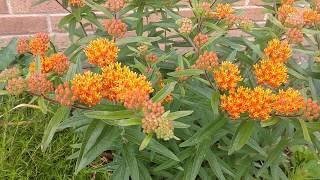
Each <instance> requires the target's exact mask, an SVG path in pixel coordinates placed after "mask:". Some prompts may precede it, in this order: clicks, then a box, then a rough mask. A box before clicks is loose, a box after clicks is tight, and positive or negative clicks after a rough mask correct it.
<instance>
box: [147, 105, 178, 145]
mask: <svg viewBox="0 0 320 180" xmlns="http://www.w3.org/2000/svg"><path fill="white" fill-rule="evenodd" d="M143 112H144V118H143V119H142V128H143V132H144V133H146V134H149V133H155V134H156V135H157V137H158V138H160V139H163V140H169V139H171V138H173V137H174V134H173V130H174V127H173V123H172V121H169V120H167V119H165V118H164V117H162V115H163V113H164V107H163V106H162V105H161V103H153V102H152V101H151V100H149V101H147V102H146V103H145V107H144V108H143Z"/></svg>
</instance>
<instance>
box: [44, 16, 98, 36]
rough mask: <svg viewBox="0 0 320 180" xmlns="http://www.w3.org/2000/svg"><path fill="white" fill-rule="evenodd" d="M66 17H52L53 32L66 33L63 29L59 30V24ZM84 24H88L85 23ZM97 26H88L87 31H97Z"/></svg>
mask: <svg viewBox="0 0 320 180" xmlns="http://www.w3.org/2000/svg"><path fill="white" fill-rule="evenodd" d="M63 17H64V16H50V21H51V26H52V31H53V32H65V30H64V29H63V28H59V22H60V20H61V19H62V18H63ZM83 23H87V22H86V21H83ZM95 30H96V28H95V25H93V26H86V31H95Z"/></svg>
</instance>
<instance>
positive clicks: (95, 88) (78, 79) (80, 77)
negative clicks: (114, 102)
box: [71, 71, 103, 107]
mask: <svg viewBox="0 0 320 180" xmlns="http://www.w3.org/2000/svg"><path fill="white" fill-rule="evenodd" d="M71 82H72V93H73V95H74V96H75V97H77V98H78V99H79V101H80V102H82V103H84V104H86V105H88V106H89V107H91V106H94V105H96V104H98V103H99V102H100V100H101V98H102V90H103V89H102V77H101V75H99V74H94V73H92V72H90V71H87V72H85V73H83V74H77V75H76V76H75V77H74V78H73V79H72V81H71Z"/></svg>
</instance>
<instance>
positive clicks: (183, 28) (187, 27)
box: [176, 18, 193, 34]
mask: <svg viewBox="0 0 320 180" xmlns="http://www.w3.org/2000/svg"><path fill="white" fill-rule="evenodd" d="M176 23H177V24H178V26H179V32H180V33H181V34H190V33H191V31H192V27H193V25H192V21H191V19H189V18H182V19H179V20H177V22H176Z"/></svg>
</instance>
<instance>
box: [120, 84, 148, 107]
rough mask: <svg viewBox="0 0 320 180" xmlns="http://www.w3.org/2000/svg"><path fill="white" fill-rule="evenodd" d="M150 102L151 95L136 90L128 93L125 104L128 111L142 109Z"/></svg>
mask: <svg viewBox="0 0 320 180" xmlns="http://www.w3.org/2000/svg"><path fill="white" fill-rule="evenodd" d="M148 100H149V94H147V93H146V92H144V91H141V90H140V89H137V88H136V89H133V90H129V91H127V94H126V98H125V99H124V103H123V104H124V106H125V107H126V108H128V109H141V108H143V107H144V105H145V103H146V102H147V101H148Z"/></svg>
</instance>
